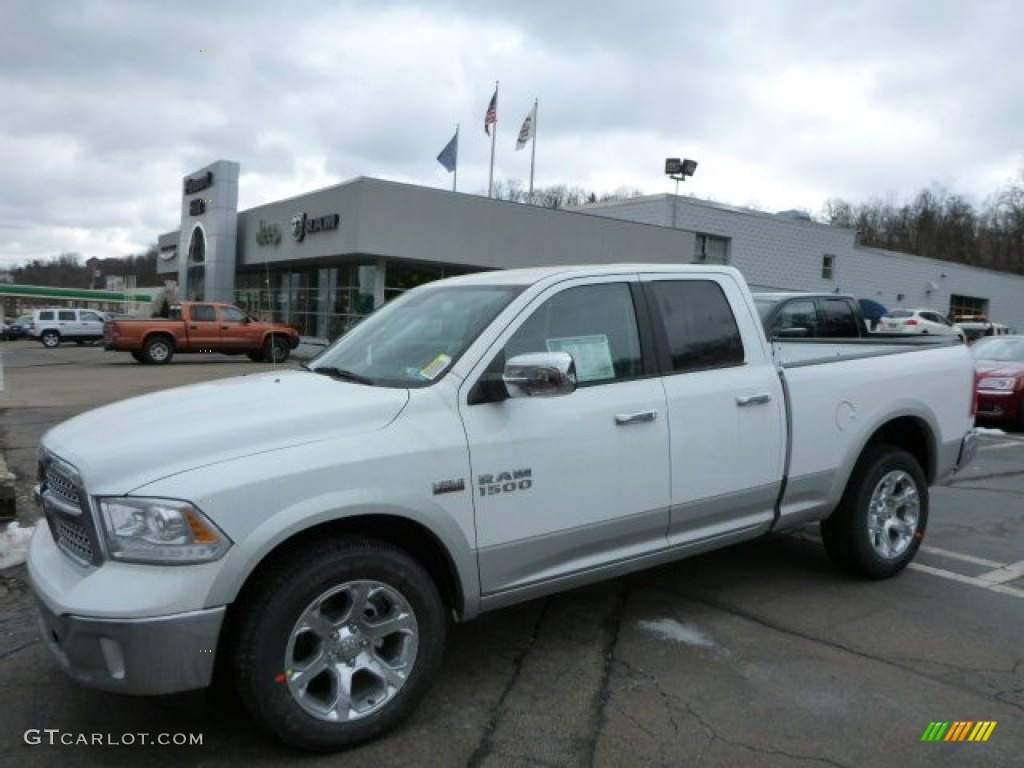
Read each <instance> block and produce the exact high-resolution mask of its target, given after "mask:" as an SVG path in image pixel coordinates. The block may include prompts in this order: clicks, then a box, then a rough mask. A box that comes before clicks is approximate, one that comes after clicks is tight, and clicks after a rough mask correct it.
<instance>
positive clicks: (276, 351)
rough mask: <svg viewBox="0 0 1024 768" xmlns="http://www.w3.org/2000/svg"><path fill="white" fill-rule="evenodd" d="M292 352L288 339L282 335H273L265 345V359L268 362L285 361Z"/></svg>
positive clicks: (277, 362) (278, 362)
mask: <svg viewBox="0 0 1024 768" xmlns="http://www.w3.org/2000/svg"><path fill="white" fill-rule="evenodd" d="M290 353H291V349H289V347H288V341H287V339H284V338H282V337H281V336H271V337H270V338H269V339H267V342H266V344H264V345H263V359H264V360H265V361H266V362H268V363H276V364H280V363H283V362H284V361H285V360H287V359H288V355H289V354H290Z"/></svg>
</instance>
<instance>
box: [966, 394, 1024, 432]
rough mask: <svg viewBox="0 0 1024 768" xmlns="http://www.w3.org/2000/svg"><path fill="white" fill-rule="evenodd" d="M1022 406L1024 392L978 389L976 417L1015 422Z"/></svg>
mask: <svg viewBox="0 0 1024 768" xmlns="http://www.w3.org/2000/svg"><path fill="white" fill-rule="evenodd" d="M1022 407H1024V393H1021V392H996V391H992V390H979V391H978V413H977V417H978V419H979V420H982V421H998V422H1002V423H1007V424H1015V423H1016V422H1018V421H1019V420H1020V412H1021V408H1022Z"/></svg>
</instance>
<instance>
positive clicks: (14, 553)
mask: <svg viewBox="0 0 1024 768" xmlns="http://www.w3.org/2000/svg"><path fill="white" fill-rule="evenodd" d="M35 529H36V527H35V526H34V525H30V526H29V527H28V528H22V527H21V526H20V525H19V524H18V522H17V521H14V522H13V523H11V524H10V525H8V526H7V530H5V531H2V532H0V570H2V569H4V568H11V567H13V566H15V565H21V564H22V563H24V562H25V560H26V558H27V557H28V541H29V539H31V538H32V534H33V532H34V531H35Z"/></svg>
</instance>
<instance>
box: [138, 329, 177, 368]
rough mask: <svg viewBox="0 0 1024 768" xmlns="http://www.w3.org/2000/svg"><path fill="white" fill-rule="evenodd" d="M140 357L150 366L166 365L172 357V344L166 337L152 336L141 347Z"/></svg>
mask: <svg viewBox="0 0 1024 768" xmlns="http://www.w3.org/2000/svg"><path fill="white" fill-rule="evenodd" d="M142 356H143V357H144V358H145V359H146V362H147V363H150V364H151V365H166V364H167V363H169V362H171V358H172V357H174V343H173V342H172V341H171V340H170V339H169V338H167V337H166V336H153V337H151V338H149V339H147V340H146V343H145V344H144V345H143V347H142Z"/></svg>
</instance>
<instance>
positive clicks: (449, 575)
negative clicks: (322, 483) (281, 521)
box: [228, 513, 475, 622]
mask: <svg viewBox="0 0 1024 768" xmlns="http://www.w3.org/2000/svg"><path fill="white" fill-rule="evenodd" d="M329 536H331V537H344V536H361V537H365V538H371V539H377V540H378V541H382V542H384V543H386V544H390V545H392V546H394V547H396V548H397V549H400V550H402V551H403V552H405V553H406V554H408V555H409V556H410V557H412V558H413V559H415V560H416V561H417V562H418V563H419V564H420V565H422V566H423V568H424V569H425V570H426V571H427V573H429V574H430V576H431V578H432V579H433V581H434V584H435V585H436V586H437V590H438V593H439V594H440V596H441V600H442V602H443V603H444V605H445V607H446V608H447V609H449V610H450V611H452V612H454V614H455V615H456V616H459V617H465V616H466V614H467V610H470V611H471V612H475V611H472V609H471V607H470V606H468V604H467V603H468V600H467V596H466V594H465V591H464V589H463V586H462V581H461V579H460V578H459V569H458V567H457V565H456V564H455V561H454V559H453V558H452V556H451V554H450V552H449V551H448V548H447V547H446V546H445V545H444V543H443V542H442V541H441V539H440V538H439V537H438V536H437V535H436V534H435V533H434V532H433V531H431V530H430V529H429V528H428V527H427V526H425V525H423V524H422V523H419V522H417V521H415V520H411V519H409V518H408V517H403V516H401V515H395V514H386V513H383V514H382V513H365V514H355V515H351V516H349V517H344V518H339V519H335V520H328V521H325V522H320V523H317V524H314V525H312V526H310V527H308V528H304V529H302V530H300V531H296V532H293V533H292V534H291V535H289V536H288V537H286V538H284V539H282V540H281V541H278V542H276V543H275V544H274V545H273V547H272V548H271V549H270V550H269V551H267V552H266V553H265V554H264V555H263V557H262V558H260V560H259V562H258V563H256V564H255V565H254V566H253V567H252V568H251V569H250V570H249V572H248V573H247V574H246V575H245V578H244V580H243V581H242V583H241V585H240V587H239V589H238V593H237V595H236V596H235V599H234V601H233V602H232V603H231V604H230V605H229V606H228V621H229V622H230V620H231V616H232V610H233V608H234V607H235V606H236V605H239V604H241V603H243V602H244V601H245V598H246V597H247V595H248V592H249V590H250V589H251V588H252V585H253V584H255V583H256V582H258V580H259V577H260V575H261V574H262V573H264V572H265V571H267V570H269V569H271V568H273V567H274V566H275V565H276V563H278V562H279V561H281V560H283V559H286V558H288V557H291V556H293V555H294V553H295V552H297V551H301V550H302V549H303V548H304V547H306V546H308V544H309V543H310V542H311V541H315V540H318V539H323V538H324V537H329Z"/></svg>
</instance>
